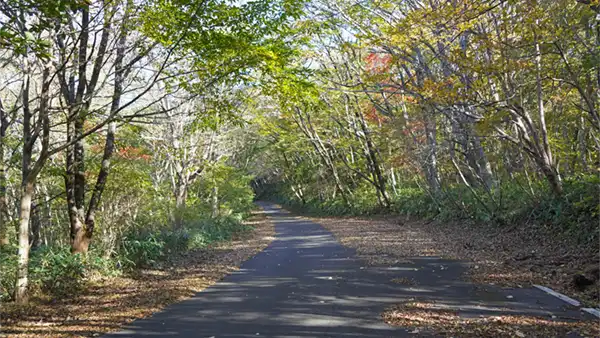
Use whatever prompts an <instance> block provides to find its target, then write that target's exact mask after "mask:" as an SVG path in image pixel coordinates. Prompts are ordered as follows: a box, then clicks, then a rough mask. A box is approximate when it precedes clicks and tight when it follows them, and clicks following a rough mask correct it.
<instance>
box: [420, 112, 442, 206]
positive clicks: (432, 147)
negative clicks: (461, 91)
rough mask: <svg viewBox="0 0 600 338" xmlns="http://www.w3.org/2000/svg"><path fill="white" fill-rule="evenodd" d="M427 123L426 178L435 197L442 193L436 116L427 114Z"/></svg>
mask: <svg viewBox="0 0 600 338" xmlns="http://www.w3.org/2000/svg"><path fill="white" fill-rule="evenodd" d="M425 114H427V116H426V121H425V138H426V141H427V151H426V156H425V159H424V163H423V164H424V167H425V177H426V179H427V183H428V184H429V188H430V189H431V191H432V193H433V195H438V194H439V193H440V190H441V187H440V174H439V171H438V163H437V136H436V129H437V127H436V122H435V116H432V115H433V114H432V113H429V112H426V113H425Z"/></svg>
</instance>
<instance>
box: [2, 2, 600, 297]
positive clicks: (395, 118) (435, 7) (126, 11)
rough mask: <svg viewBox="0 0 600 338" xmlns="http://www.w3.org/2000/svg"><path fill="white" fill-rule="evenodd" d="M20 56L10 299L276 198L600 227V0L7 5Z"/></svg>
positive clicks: (226, 222)
mask: <svg viewBox="0 0 600 338" xmlns="http://www.w3.org/2000/svg"><path fill="white" fill-rule="evenodd" d="M0 62H1V63H2V70H1V73H0V157H1V158H2V161H0V164H1V167H0V233H1V238H0V244H1V246H2V249H1V250H2V252H1V254H2V257H0V269H1V271H0V273H1V275H2V276H1V277H2V278H1V279H0V280H1V286H2V289H1V297H2V300H14V301H16V302H20V303H25V302H27V299H28V293H30V291H31V290H33V289H35V288H38V289H39V288H41V289H44V291H45V292H50V291H52V290H55V289H56V291H57V292H66V293H71V292H72V293H74V292H75V291H76V286H77V284H76V282H75V280H79V279H81V278H83V277H85V271H87V270H89V269H95V270H102V271H103V273H112V272H114V271H113V270H114V269H120V270H125V269H128V268H135V267H139V266H143V265H145V264H151V263H152V262H153V261H155V260H157V259H159V257H160V256H162V255H164V254H165V253H166V252H167V251H173V250H179V249H181V247H185V248H184V249H181V250H187V249H189V248H193V247H200V246H202V245H204V244H205V243H207V242H209V241H212V240H218V239H225V238H227V237H228V236H230V235H231V233H233V232H235V231H237V228H238V226H239V224H240V220H241V219H242V218H243V217H244V216H245V215H246V214H247V213H248V212H249V211H250V210H251V209H252V208H253V204H252V201H253V199H254V198H255V194H256V195H257V197H259V198H268V199H272V200H278V201H280V202H282V203H286V204H292V205H297V206H302V207H304V208H306V209H309V210H312V211H320V212H324V211H325V212H328V213H332V214H368V213H375V212H384V213H402V214H411V215H417V216H420V217H437V218H440V219H467V218H468V219H474V220H476V221H485V222H495V223H497V224H498V226H503V225H506V224H520V225H521V226H527V225H528V224H532V223H538V224H543V225H547V226H550V227H552V228H553V229H555V231H556V233H557V234H566V235H568V236H572V237H574V238H576V239H577V240H578V241H581V242H582V243H587V244H589V243H596V242H597V240H598V238H599V237H598V215H599V213H600V209H599V208H600V207H599V205H600V203H599V202H600V201H599V185H600V180H599V178H598V174H599V170H600V112H599V109H600V66H599V65H600V5H599V4H598V2H597V1H593V0H592V1H585V0H578V1H576V0H558V1H551V0H540V1H525V0H507V1H501V0H490V1H472V0H453V1H441V0H435V1H417V0H403V1H387V0H381V1H358V2H357V1H346V0H339V1H334V0H315V1H293V0H256V1H227V0H208V1H198V0H140V1H136V0H98V1H81V0H60V1H55V0H43V1H37V0H36V1H33V0H27V1H23V0H4V1H0ZM52 260H61V261H65V262H68V264H67V263H65V264H62V265H61V264H46V263H47V262H48V261H52ZM44 262H46V263H44ZM61 266H62V267H63V268H60V267H61ZM73 271H75V272H73ZM109 271H110V272H109ZM65 276H66V277H65ZM61 278H65V280H68V281H70V282H68V283H66V282H65V283H63V284H61V285H60V286H59V285H58V284H57V283H56V281H57V280H61ZM28 291H29V292H28Z"/></svg>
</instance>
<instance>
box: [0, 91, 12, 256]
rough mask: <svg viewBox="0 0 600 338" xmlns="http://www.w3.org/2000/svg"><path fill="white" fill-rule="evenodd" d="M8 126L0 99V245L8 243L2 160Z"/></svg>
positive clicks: (4, 170) (4, 168)
mask: <svg viewBox="0 0 600 338" xmlns="http://www.w3.org/2000/svg"><path fill="white" fill-rule="evenodd" d="M7 128H8V118H7V116H6V112H5V111H4V107H3V106H2V101H1V100H0V247H2V246H4V245H8V244H9V243H10V238H9V234H8V203H7V201H6V164H5V162H4V138H5V136H6V129H7Z"/></svg>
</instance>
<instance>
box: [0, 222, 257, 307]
mask: <svg viewBox="0 0 600 338" xmlns="http://www.w3.org/2000/svg"><path fill="white" fill-rule="evenodd" d="M195 215H196V216H195V217H188V218H187V219H186V220H185V222H184V224H183V225H182V226H181V227H180V228H179V229H177V230H172V227H169V228H167V227H163V228H162V229H156V228H155V229H154V230H151V231H148V230H145V231H141V230H132V231H130V232H128V233H126V234H125V235H124V237H123V238H122V240H121V242H120V243H121V245H120V246H119V248H118V249H117V250H115V252H113V253H112V254H111V255H106V254H103V251H102V250H100V249H99V248H96V247H92V248H91V249H90V251H89V252H88V253H87V254H85V255H82V254H71V253H70V251H69V249H68V248H67V247H58V246H56V247H55V246H42V247H40V248H37V249H35V250H32V251H31V255H30V262H29V281H30V291H33V293H34V294H38V295H48V296H50V297H53V298H65V297H72V296H75V295H77V294H78V293H79V292H80V291H81V290H82V288H83V287H84V286H85V284H86V282H87V281H89V280H90V279H93V278H94V277H95V276H104V277H107V276H115V275H120V274H122V273H128V272H132V271H133V270H136V269H142V268H149V267H153V266H155V265H157V264H161V263H164V262H166V261H167V260H168V259H169V258H171V257H174V256H175V255H177V254H181V253H185V252H188V251H191V250H197V249H201V248H204V247H206V246H208V245H210V244H211V243H214V242H218V241H226V240H231V239H232V237H233V236H235V235H236V234H239V233H241V232H244V231H248V230H250V227H249V226H247V225H244V224H243V223H242V219H243V218H244V217H243V216H244V215H240V214H232V215H227V216H220V217H218V218H208V217H202V216H198V214H197V213H195ZM1 250H2V252H1V253H0V301H10V300H11V299H12V296H13V293H14V287H15V278H16V269H17V247H16V246H15V245H9V246H4V247H2V249H1Z"/></svg>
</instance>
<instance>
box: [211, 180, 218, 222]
mask: <svg viewBox="0 0 600 338" xmlns="http://www.w3.org/2000/svg"><path fill="white" fill-rule="evenodd" d="M211 199H212V201H211V217H212V218H217V217H218V216H219V187H217V182H215V181H214V180H213V188H212V192H211Z"/></svg>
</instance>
